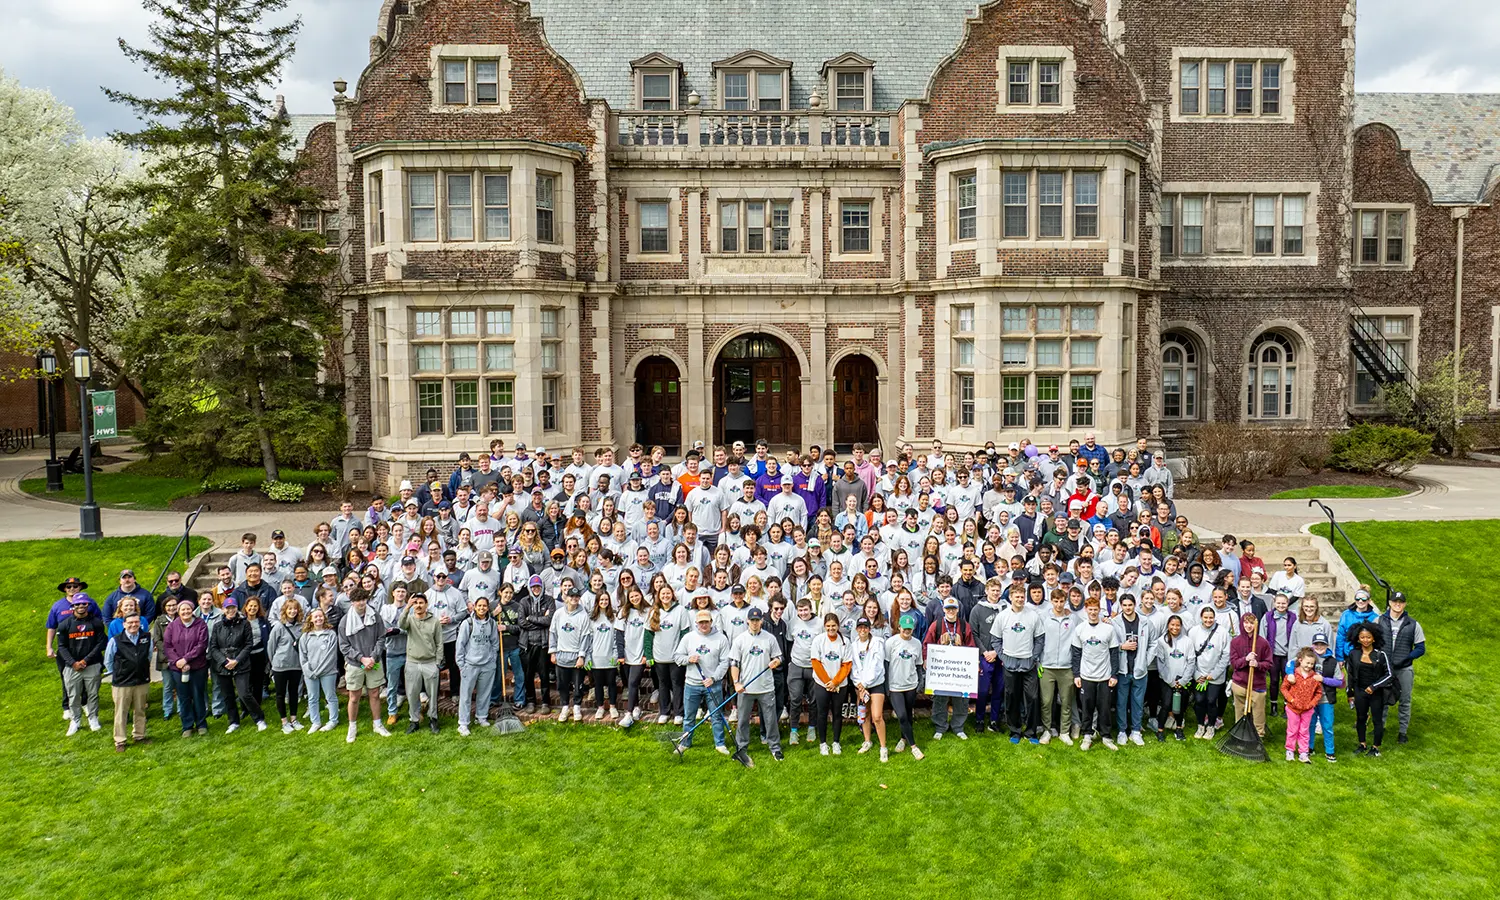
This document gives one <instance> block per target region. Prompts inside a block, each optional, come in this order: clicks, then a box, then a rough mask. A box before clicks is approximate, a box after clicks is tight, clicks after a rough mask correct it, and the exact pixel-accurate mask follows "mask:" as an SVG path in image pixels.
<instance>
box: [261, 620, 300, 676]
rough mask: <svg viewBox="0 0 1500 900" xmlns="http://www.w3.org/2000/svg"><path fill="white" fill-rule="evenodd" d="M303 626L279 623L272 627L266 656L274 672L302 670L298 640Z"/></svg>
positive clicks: (267, 641) (267, 640) (267, 639)
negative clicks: (298, 652)
mask: <svg viewBox="0 0 1500 900" xmlns="http://www.w3.org/2000/svg"><path fill="white" fill-rule="evenodd" d="M301 633H302V629H301V626H299V625H296V624H288V623H286V622H281V621H278V622H277V623H276V624H275V625H272V626H271V634H270V636H269V637H267V638H266V654H267V656H268V657H269V658H270V661H271V671H272V672H295V671H297V670H299V669H301V668H302V659H301V657H300V656H298V654H297V638H298V637H300V636H301Z"/></svg>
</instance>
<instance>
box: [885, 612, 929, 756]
mask: <svg viewBox="0 0 1500 900" xmlns="http://www.w3.org/2000/svg"><path fill="white" fill-rule="evenodd" d="M897 624H898V625H900V626H901V630H900V631H898V632H896V633H895V634H893V635H891V636H890V637H888V638H886V639H885V660H886V666H887V671H886V684H887V685H888V690H889V693H890V698H891V707H892V708H893V709H894V710H895V711H896V720H897V721H898V722H900V723H901V740H899V741H897V742H896V752H897V753H900V752H902V751H903V750H905V749H906V748H907V745H910V746H911V758H912V759H921V758H922V751H921V750H920V749H919V748H918V747H917V737H916V734H914V733H913V732H912V727H911V714H912V709H913V707H915V706H916V703H917V687H918V684H919V682H920V676H919V674H918V669H919V667H920V666H921V665H922V649H923V648H922V641H921V640H920V639H918V638H917V637H916V636H915V635H914V634H913V632H915V631H916V628H917V618H916V616H915V615H913V614H912V613H904V614H902V616H901V619H900V620H899V621H898V623H897ZM882 750H883V748H882ZM881 758H882V759H884V758H885V754H884V753H883V752H882V754H881Z"/></svg>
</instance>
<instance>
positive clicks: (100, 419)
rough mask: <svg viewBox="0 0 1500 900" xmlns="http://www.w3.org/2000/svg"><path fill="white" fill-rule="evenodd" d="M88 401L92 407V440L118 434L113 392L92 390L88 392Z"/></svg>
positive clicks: (112, 436)
mask: <svg viewBox="0 0 1500 900" xmlns="http://www.w3.org/2000/svg"><path fill="white" fill-rule="evenodd" d="M89 403H90V405H92V406H93V407H94V440H96V441H98V440H103V439H104V438H114V437H119V436H120V427H119V424H118V422H117V420H116V418H115V392H114V391H94V392H93V393H91V394H89Z"/></svg>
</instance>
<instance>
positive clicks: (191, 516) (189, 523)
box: [151, 503, 208, 597]
mask: <svg viewBox="0 0 1500 900" xmlns="http://www.w3.org/2000/svg"><path fill="white" fill-rule="evenodd" d="M207 509H208V504H207V503H200V504H198V508H197V509H195V510H193V511H192V512H190V513H188V514H187V520H186V521H185V522H184V523H183V528H182V539H181V540H179V541H178V542H177V546H176V547H173V548H172V555H171V556H169V557H167V565H166V567H165V568H163V569H162V570H161V574H160V575H157V576H156V583H155V584H153V585H151V596H153V597H155V596H156V589H157V588H159V587H161V580H162V579H163V578H166V577H167V573H168V572H170V571H172V561H173V560H175V559H176V558H177V551H178V550H181V549H182V545H183V544H186V543H187V542H188V538H189V537H191V536H192V534H193V526H194V525H196V524H197V523H198V516H199V515H201V514H202V513H203V512H204V511H205V510H207ZM189 549H190V550H191V549H192V548H191V547H189ZM192 559H193V557H192V554H190V553H189V554H184V555H183V557H182V561H183V563H184V564H186V563H189V562H191V561H192Z"/></svg>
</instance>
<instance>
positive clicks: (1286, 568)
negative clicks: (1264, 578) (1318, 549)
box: [1268, 556, 1307, 599]
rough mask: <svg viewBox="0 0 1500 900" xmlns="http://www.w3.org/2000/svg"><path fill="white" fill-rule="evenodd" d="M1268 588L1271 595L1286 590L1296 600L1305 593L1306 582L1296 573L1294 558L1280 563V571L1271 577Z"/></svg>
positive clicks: (1289, 557)
mask: <svg viewBox="0 0 1500 900" xmlns="http://www.w3.org/2000/svg"><path fill="white" fill-rule="evenodd" d="M1268 587H1269V588H1270V590H1271V593H1273V594H1276V593H1280V592H1281V591H1283V590H1286V591H1289V592H1290V593H1291V595H1292V596H1293V597H1296V598H1298V599H1301V598H1302V597H1303V596H1304V595H1305V594H1306V593H1307V582H1306V581H1303V580H1302V576H1301V575H1300V574H1299V573H1298V572H1297V560H1296V558H1295V557H1291V556H1288V557H1287V558H1286V559H1283V560H1282V561H1281V571H1280V572H1277V573H1276V574H1275V575H1272V576H1271V583H1270V585H1268Z"/></svg>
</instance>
